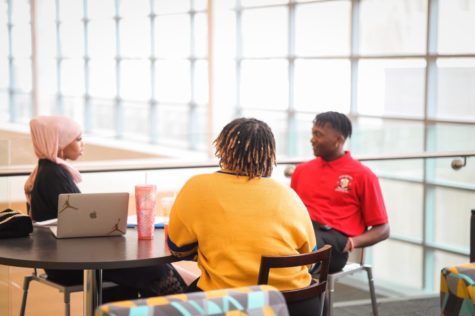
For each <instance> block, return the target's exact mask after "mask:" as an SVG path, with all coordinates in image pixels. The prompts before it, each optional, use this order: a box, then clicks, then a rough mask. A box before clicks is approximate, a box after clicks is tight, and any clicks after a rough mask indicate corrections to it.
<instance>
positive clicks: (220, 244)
mask: <svg viewBox="0 0 475 316" xmlns="http://www.w3.org/2000/svg"><path fill="white" fill-rule="evenodd" d="M214 143H215V147H216V156H217V157H218V158H219V160H220V162H219V164H220V167H221V168H220V170H218V171H217V172H214V173H211V174H201V175H197V176H194V177H192V178H191V179H189V180H188V182H187V183H186V184H185V185H184V186H183V188H182V189H181V190H180V192H179V193H178V195H177V198H176V201H175V204H174V205H173V208H172V210H171V214H170V224H169V239H168V245H169V248H170V250H171V251H172V253H173V254H174V255H176V256H179V257H183V258H190V259H191V258H194V259H196V260H197V262H198V266H199V268H200V270H201V277H200V278H199V279H198V280H197V281H196V282H194V283H193V284H192V287H191V289H190V290H205V291H206V290H214V289H223V288H233V287H239V286H248V285H254V284H256V283H257V276H258V272H259V265H260V259H261V256H263V255H266V256H281V255H293V254H298V253H307V252H311V251H312V250H314V249H316V242H315V234H314V231H313V227H312V223H311V220H310V217H309V215H308V212H307V209H306V208H305V206H304V204H303V203H302V201H301V200H300V198H299V197H298V196H297V194H296V193H295V192H294V191H293V190H292V189H291V188H290V187H288V186H286V185H284V184H281V183H279V182H277V181H275V180H273V179H271V178H270V176H271V174H272V170H273V167H274V166H275V163H276V158H275V140H274V135H273V134H272V131H271V129H270V128H269V126H268V125H267V124H266V123H264V122H262V121H259V120H257V119H252V118H239V119H236V120H234V121H232V122H230V123H229V124H227V125H226V126H225V127H224V129H223V130H222V131H221V133H220V135H219V136H218V138H217V139H216V140H215V142H214ZM269 280H270V282H269V283H270V284H271V285H273V286H275V287H277V288H279V289H280V290H288V289H297V288H303V287H306V286H307V285H309V283H310V281H311V275H310V274H309V272H308V269H307V267H295V268H286V269H274V270H272V271H271V274H270V279H269ZM291 311H292V308H291Z"/></svg>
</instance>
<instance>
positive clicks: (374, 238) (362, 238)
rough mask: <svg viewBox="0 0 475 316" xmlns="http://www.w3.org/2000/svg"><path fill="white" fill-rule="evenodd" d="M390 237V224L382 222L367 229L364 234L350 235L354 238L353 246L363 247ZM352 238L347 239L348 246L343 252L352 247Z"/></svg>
mask: <svg viewBox="0 0 475 316" xmlns="http://www.w3.org/2000/svg"><path fill="white" fill-rule="evenodd" d="M388 237H389V224H381V225H376V226H373V227H371V228H370V229H369V230H367V231H365V232H364V233H363V234H361V235H359V236H355V237H350V238H352V239H353V248H363V247H368V246H371V245H374V244H376V243H378V242H380V241H383V240H385V239H387V238H388ZM350 238H348V240H347V241H346V246H345V248H344V249H343V252H347V251H349V250H350V249H351V242H350Z"/></svg>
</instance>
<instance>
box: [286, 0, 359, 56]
mask: <svg viewBox="0 0 475 316" xmlns="http://www.w3.org/2000/svg"><path fill="white" fill-rule="evenodd" d="M350 5H351V4H350V2H349V1H330V2H322V3H318V2H317V3H311V4H305V5H299V6H297V7H296V18H295V21H296V23H295V24H296V25H295V28H296V31H295V42H296V44H295V46H296V48H295V50H296V53H297V55H299V56H312V55H348V54H349V53H350V13H351V6H350Z"/></svg>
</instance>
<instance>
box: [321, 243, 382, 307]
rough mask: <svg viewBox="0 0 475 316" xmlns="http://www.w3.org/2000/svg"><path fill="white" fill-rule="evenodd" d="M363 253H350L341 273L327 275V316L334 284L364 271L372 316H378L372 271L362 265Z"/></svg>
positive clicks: (360, 249)
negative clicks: (366, 277)
mask: <svg viewBox="0 0 475 316" xmlns="http://www.w3.org/2000/svg"><path fill="white" fill-rule="evenodd" d="M364 251H365V249H364V248H358V249H355V250H354V251H353V252H352V253H351V256H350V258H349V260H348V262H347V263H346V265H345V266H344V267H343V269H342V270H341V271H339V272H334V273H329V274H328V289H327V293H326V300H325V305H326V315H327V316H331V315H332V312H333V292H335V282H336V281H337V280H338V279H341V278H343V277H345V276H347V275H352V274H354V273H357V272H361V271H365V272H366V275H367V276H368V285H369V293H370V295H371V305H372V309H373V315H374V316H378V305H377V302H376V292H375V289H374V283H373V271H372V268H371V266H370V265H367V264H365V263H364ZM355 259H356V260H355Z"/></svg>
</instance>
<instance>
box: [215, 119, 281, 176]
mask: <svg viewBox="0 0 475 316" xmlns="http://www.w3.org/2000/svg"><path fill="white" fill-rule="evenodd" d="M214 145H215V147H216V153H215V154H216V157H218V158H219V165H220V167H221V168H224V169H229V170H230V171H232V172H233V173H235V174H236V175H239V176H248V177H249V179H252V178H256V177H268V176H270V175H271V174H272V169H273V167H274V165H275V162H276V159H275V139H274V134H273V133H272V130H271V129H270V127H269V125H267V124H266V123H264V122H263V121H259V120H257V119H255V118H238V119H235V120H233V121H231V122H230V123H228V124H227V125H226V126H225V127H224V128H223V130H222V131H221V133H220V134H219V136H218V138H216V140H215V141H214Z"/></svg>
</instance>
